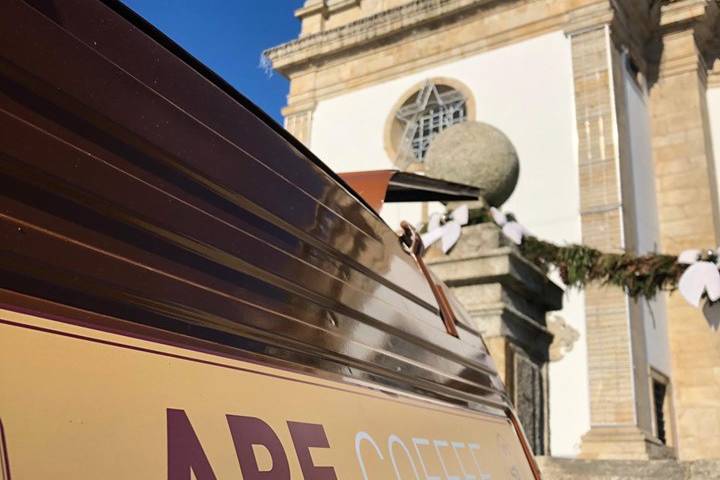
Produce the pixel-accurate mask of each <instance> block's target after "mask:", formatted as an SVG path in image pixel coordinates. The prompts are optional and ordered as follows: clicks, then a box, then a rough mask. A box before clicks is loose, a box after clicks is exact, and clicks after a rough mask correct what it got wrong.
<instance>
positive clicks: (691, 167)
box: [650, 1, 720, 460]
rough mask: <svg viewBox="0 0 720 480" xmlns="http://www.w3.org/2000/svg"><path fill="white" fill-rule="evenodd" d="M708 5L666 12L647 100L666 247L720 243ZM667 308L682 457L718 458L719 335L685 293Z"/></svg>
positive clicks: (677, 6) (715, 29)
mask: <svg viewBox="0 0 720 480" xmlns="http://www.w3.org/2000/svg"><path fill="white" fill-rule="evenodd" d="M706 6H707V7H706ZM711 7H713V5H712V2H699V1H680V2H676V3H673V4H671V5H668V6H666V7H664V11H663V17H662V24H663V25H662V26H663V29H664V35H663V42H662V44H663V46H662V51H661V52H659V53H660V64H659V74H658V79H657V82H656V83H655V85H654V86H653V87H652V89H651V97H650V98H651V113H652V130H653V156H654V162H655V171H656V173H657V183H656V186H657V196H658V208H659V216H660V219H659V220H660V235H661V241H662V244H663V248H664V250H665V251H667V252H673V253H677V252H679V251H681V250H684V249H689V248H715V247H717V245H718V234H717V227H716V225H717V213H716V212H714V208H715V206H716V205H717V196H716V195H717V194H716V188H715V185H714V181H715V172H714V170H713V168H714V163H713V152H712V143H711V138H710V132H709V121H708V115H707V103H706V88H707V86H706V64H705V62H704V58H703V53H704V52H703V51H702V50H701V48H699V47H698V44H699V43H700V44H702V42H700V41H701V40H702V34H703V32H707V31H709V32H714V33H711V35H718V36H720V31H719V30H718V27H717V24H715V26H714V27H713V26H708V25H707V24H706V22H708V21H710V20H713V19H712V18H710V17H708V16H707V14H706V11H705V9H706V8H711ZM714 8H717V6H715V7H714ZM667 306H668V330H669V331H668V334H669V337H670V348H671V352H672V379H673V387H674V388H673V392H674V394H675V398H674V407H675V423H676V425H675V427H676V431H677V444H678V452H679V456H680V458H681V459H683V460H692V459H701V458H720V335H718V334H716V333H713V332H712V331H711V330H710V329H709V328H708V325H707V323H706V321H705V320H704V318H703V315H702V312H700V311H699V310H697V309H695V308H693V307H691V306H689V305H688V304H687V303H686V302H685V301H684V300H683V299H682V298H681V297H680V295H678V294H674V295H670V296H669V298H668V302H667Z"/></svg>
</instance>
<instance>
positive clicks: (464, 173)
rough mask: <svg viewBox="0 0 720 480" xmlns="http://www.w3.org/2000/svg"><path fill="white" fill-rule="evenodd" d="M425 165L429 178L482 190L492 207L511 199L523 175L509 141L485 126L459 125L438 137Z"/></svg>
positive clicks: (494, 129) (431, 147) (467, 123)
mask: <svg viewBox="0 0 720 480" xmlns="http://www.w3.org/2000/svg"><path fill="white" fill-rule="evenodd" d="M425 165H426V171H427V174H428V176H431V177H435V178H440V179H443V180H447V181H449V182H456V183H464V184H466V185H472V186H474V187H478V188H480V189H481V190H482V192H483V197H484V199H485V201H486V202H487V203H489V204H490V205H491V206H493V207H499V206H500V205H502V204H503V203H505V201H506V200H507V199H508V198H510V195H511V194H512V193H513V190H515V186H516V185H517V181H518V176H519V174H520V162H519V160H518V155H517V152H516V151H515V147H513V144H512V142H510V139H509V138H508V137H507V136H506V135H505V134H504V133H503V132H501V131H500V130H498V129H497V128H495V127H493V126H492V125H488V124H487V123H482V122H464V123H458V124H456V125H453V126H451V127H449V128H447V129H445V130H443V131H442V132H440V133H439V134H437V136H436V137H435V138H434V139H433V140H432V143H431V144H430V148H429V149H428V152H427V155H426V157H425Z"/></svg>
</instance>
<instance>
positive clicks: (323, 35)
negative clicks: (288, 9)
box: [263, 0, 497, 75]
mask: <svg viewBox="0 0 720 480" xmlns="http://www.w3.org/2000/svg"><path fill="white" fill-rule="evenodd" d="M496 3H497V2H495V1H493V0H415V1H413V2H411V3H408V4H406V5H401V6H399V7H396V8H392V9H389V10H386V11H384V12H381V13H378V14H376V15H372V16H369V17H366V18H362V19H359V20H356V21H354V22H351V23H349V24H347V25H343V26H341V27H337V28H334V29H331V30H327V31H324V32H320V33H315V34H312V35H307V36H305V37H302V38H299V39H297V40H293V41H290V42H287V43H284V44H282V45H279V46H277V47H274V48H270V49H268V50H266V51H265V52H263V55H264V56H265V57H266V58H267V59H268V60H270V62H271V63H272V66H273V68H274V69H275V70H277V71H279V72H281V73H283V74H285V75H287V74H289V73H290V72H292V71H293V70H294V69H295V68H296V67H297V66H298V65H300V64H303V65H306V64H307V63H308V61H311V62H317V61H319V60H321V59H322V58H323V57H327V56H330V55H334V54H337V53H338V52H340V51H343V50H347V49H350V48H353V47H356V46H360V45H363V44H365V43H368V42H373V41H377V40H379V39H381V38H383V37H387V36H389V35H396V34H398V33H401V32H404V31H410V30H412V29H415V28H417V27H419V26H422V25H425V24H427V23H430V22H432V21H435V20H440V19H445V18H447V16H448V15H453V14H460V13H463V12H465V11H467V10H470V9H473V8H480V7H483V6H489V5H494V4H496Z"/></svg>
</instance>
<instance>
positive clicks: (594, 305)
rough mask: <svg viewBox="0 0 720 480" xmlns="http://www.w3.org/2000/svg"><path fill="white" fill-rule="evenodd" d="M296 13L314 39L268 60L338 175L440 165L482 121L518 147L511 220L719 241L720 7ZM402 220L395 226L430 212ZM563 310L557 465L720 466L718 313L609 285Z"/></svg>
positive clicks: (454, 1)
mask: <svg viewBox="0 0 720 480" xmlns="http://www.w3.org/2000/svg"><path fill="white" fill-rule="evenodd" d="M296 16H297V17H298V18H299V19H300V21H301V22H302V29H301V33H300V36H299V38H297V39H295V40H293V41H290V42H288V43H286V44H283V45H280V46H277V47H275V48H272V49H270V50H268V51H267V52H265V55H266V57H267V58H268V59H269V61H270V62H271V63H272V66H273V68H274V69H275V70H277V71H279V72H280V73H281V74H283V75H285V76H286V77H288V78H289V79H290V93H289V96H288V105H287V107H286V108H285V109H284V111H283V114H284V117H285V125H286V128H287V129H288V130H289V131H290V132H292V133H293V134H294V135H295V136H296V137H298V138H299V139H300V140H301V141H303V142H304V143H305V144H306V145H307V146H308V147H310V148H311V149H312V150H313V151H314V152H315V153H316V154H317V155H318V156H319V157H320V158H322V159H323V160H324V161H325V162H327V163H328V164H329V165H330V166H331V167H332V168H334V169H335V170H337V171H352V170H370V169H385V168H400V169H408V170H422V169H423V162H424V160H425V155H426V153H427V150H428V148H429V146H430V144H431V143H432V140H433V138H434V136H435V135H436V134H437V133H438V132H440V131H441V130H443V129H445V128H447V127H449V126H450V125H453V124H456V123H461V122H465V121H468V120H477V121H481V122H485V123H488V124H490V125H492V126H494V127H496V128H498V129H500V130H501V131H502V132H504V134H505V135H506V136H507V137H508V138H509V139H510V141H511V142H512V144H513V145H514V147H515V149H516V150H517V153H518V156H519V158H520V176H519V182H518V185H517V188H516V189H515V191H514V192H513V194H512V196H511V197H510V199H509V200H508V201H507V203H505V204H504V206H503V209H505V210H507V211H512V212H514V213H515V214H516V215H517V217H518V218H519V219H521V220H522V221H523V223H524V224H525V226H526V227H527V228H528V229H529V230H531V231H532V232H533V233H535V234H536V235H537V236H539V237H542V238H545V239H548V240H552V241H556V242H582V243H585V244H589V245H592V246H595V247H599V248H602V249H604V250H607V251H624V250H627V251H632V252H647V251H653V250H657V251H663V252H668V253H678V252H679V251H681V250H683V249H687V248H714V247H716V246H717V245H718V243H719V242H720V239H719V238H718V236H719V233H720V230H719V229H720V216H719V210H720V198H719V196H718V189H717V183H718V174H720V165H716V164H717V162H718V161H720V62H715V60H716V58H717V57H718V54H719V53H720V8H719V6H718V3H717V2H715V1H707V0H680V1H667V0H502V1H497V0H495V1H493V0H307V1H306V2H305V5H304V6H303V7H302V8H300V9H299V10H298V11H297V12H296ZM713 150H715V152H717V155H714V154H713ZM390 207H391V206H388V208H387V209H386V210H385V211H384V212H383V215H384V216H385V218H386V220H387V221H388V222H389V223H390V224H391V225H394V224H397V222H398V221H399V220H400V219H403V218H404V219H410V220H420V219H422V218H423V217H424V216H427V208H428V207H427V206H422V205H406V206H404V207H393V208H390ZM564 305H565V306H564V307H563V309H562V310H561V311H559V312H557V314H554V316H553V317H552V318H551V320H552V321H551V322H550V324H551V326H552V328H555V329H556V330H557V331H559V332H562V331H564V332H566V333H567V332H570V334H569V335H568V334H564V335H563V338H565V339H568V338H570V339H571V341H568V342H567V344H566V345H565V346H564V348H561V349H560V350H559V351H556V352H555V353H554V354H551V360H553V361H552V362H551V363H550V365H549V385H550V387H549V402H548V422H549V423H548V425H549V442H547V445H545V447H544V451H543V452H541V453H545V454H551V455H553V456H561V457H579V458H592V459H651V458H667V457H671V458H677V459H680V460H698V459H709V458H720V334H718V333H713V332H712V331H711V330H709V328H708V326H707V323H706V322H705V320H704V318H703V315H702V313H701V312H700V311H698V310H697V309H695V308H692V307H690V306H688V305H687V304H686V303H685V302H684V300H682V299H681V298H680V297H679V295H670V296H662V297H658V298H655V299H653V300H651V301H645V300H643V301H639V302H634V301H631V300H629V299H628V298H626V296H625V295H624V294H623V293H622V292H621V291H618V290H616V289H603V288H598V287H593V288H589V289H587V290H586V291H584V292H574V291H573V292H567V293H566V295H565V299H564ZM574 337H577V341H574V342H573V341H572V340H574V339H575V338H574Z"/></svg>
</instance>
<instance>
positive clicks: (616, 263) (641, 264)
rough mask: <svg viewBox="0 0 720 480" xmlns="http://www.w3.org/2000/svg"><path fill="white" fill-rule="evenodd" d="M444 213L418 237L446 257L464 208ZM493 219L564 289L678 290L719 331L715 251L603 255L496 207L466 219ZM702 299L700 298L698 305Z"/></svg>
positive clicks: (650, 293)
mask: <svg viewBox="0 0 720 480" xmlns="http://www.w3.org/2000/svg"><path fill="white" fill-rule="evenodd" d="M461 209H463V207H460V208H459V209H457V210H455V211H453V212H452V213H451V214H449V215H445V216H443V215H438V216H437V217H436V218H433V217H431V218H430V221H429V222H428V232H427V233H426V234H425V235H423V242H424V243H425V245H426V246H429V245H430V244H432V243H434V242H436V241H437V240H439V239H441V238H442V239H443V247H442V249H443V252H445V253H447V252H448V251H449V250H450V248H452V246H453V245H454V244H455V243H456V242H457V241H458V239H459V238H460V230H461V227H462V226H463V225H466V224H467V223H468V220H467V217H468V213H467V207H464V209H463V210H461ZM489 220H492V221H494V222H495V223H496V224H497V225H498V226H499V227H500V228H501V229H502V231H503V234H504V235H505V236H506V237H507V238H508V239H509V240H510V241H512V242H513V243H514V244H516V245H518V248H519V250H520V252H521V253H522V254H523V256H524V257H525V258H526V259H527V260H529V261H530V262H532V263H533V264H535V265H536V266H538V267H539V268H541V269H542V270H543V271H545V272H547V271H548V270H549V269H550V268H555V269H557V271H558V272H559V273H560V277H561V278H562V280H563V282H564V283H565V285H567V286H568V287H574V288H583V287H585V286H586V285H587V284H588V283H591V282H595V283H599V284H601V285H614V286H617V287H620V288H622V289H623V290H624V291H625V293H627V295H628V296H630V297H631V298H638V297H641V296H643V297H646V298H652V297H654V296H655V295H656V294H657V293H658V292H659V291H674V290H680V294H681V295H682V296H683V298H685V299H686V300H687V302H688V303H690V304H691V305H693V306H695V307H697V308H700V307H702V309H703V313H704V315H705V318H706V319H707V321H708V323H709V324H710V326H711V327H712V328H713V329H715V330H718V328H720V270H719V268H720V267H719V266H718V262H719V261H720V249H719V250H717V251H714V250H709V251H706V252H704V253H703V252H701V251H700V250H687V251H684V252H682V253H681V254H680V255H679V256H674V255H664V254H660V253H649V254H646V255H633V254H631V253H605V252H602V251H600V250H597V249H595V248H591V247H588V246H585V245H577V244H569V245H562V246H561V245H555V244H553V243H550V242H546V241H544V240H540V239H539V238H537V237H535V236H533V235H532V234H530V233H529V232H528V231H527V230H526V229H525V228H524V227H523V226H522V225H520V224H519V223H518V222H517V221H516V220H515V219H514V217H512V216H511V215H506V214H504V213H502V212H501V211H500V210H498V209H496V208H490V209H484V210H483V211H482V212H481V213H480V214H479V215H478V214H476V213H475V211H474V212H473V218H472V221H471V222H469V223H481V222H485V221H489ZM703 300H705V301H704V302H703Z"/></svg>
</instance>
